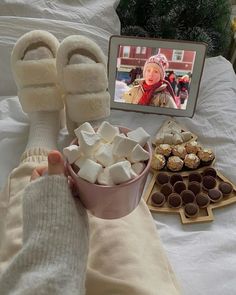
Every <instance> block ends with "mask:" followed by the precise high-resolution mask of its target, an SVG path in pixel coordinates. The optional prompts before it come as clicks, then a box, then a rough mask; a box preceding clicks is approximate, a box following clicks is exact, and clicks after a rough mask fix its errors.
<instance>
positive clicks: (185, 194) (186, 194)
mask: <svg viewBox="0 0 236 295" xmlns="http://www.w3.org/2000/svg"><path fill="white" fill-rule="evenodd" d="M180 196H181V198H182V201H183V203H184V204H188V203H193V202H194V200H195V195H194V193H193V192H192V191H190V190H187V189H186V190H183V191H182V192H181V194H180Z"/></svg>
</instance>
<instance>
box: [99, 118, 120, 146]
mask: <svg viewBox="0 0 236 295" xmlns="http://www.w3.org/2000/svg"><path fill="white" fill-rule="evenodd" d="M97 134H99V135H100V136H101V138H102V139H104V140H105V141H106V142H112V141H113V139H114V137H115V136H116V135H117V134H119V128H118V127H115V126H112V125H111V124H110V123H109V122H106V121H104V122H102V124H101V125H100V127H99V128H98V130H97Z"/></svg>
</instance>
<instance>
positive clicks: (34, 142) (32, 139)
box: [24, 46, 60, 150]
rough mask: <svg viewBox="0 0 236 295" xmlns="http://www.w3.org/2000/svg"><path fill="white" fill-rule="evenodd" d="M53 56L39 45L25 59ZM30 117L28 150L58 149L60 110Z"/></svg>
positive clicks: (31, 114) (38, 113) (36, 113)
mask: <svg viewBox="0 0 236 295" xmlns="http://www.w3.org/2000/svg"><path fill="white" fill-rule="evenodd" d="M51 57H53V55H52V53H51V51H50V50H49V49H48V48H46V47H44V46H39V47H37V48H32V49H31V50H28V51H27V52H26V53H25V55H24V60H40V59H43V58H51ZM28 116H29V119H30V130H29V138H28V143H27V146H26V150H29V149H32V148H39V147H40V148H45V149H48V150H52V149H57V136H58V133H59V129H60V112H59V111H52V112H48V111H45V112H44V111H41V112H34V113H29V114H28Z"/></svg>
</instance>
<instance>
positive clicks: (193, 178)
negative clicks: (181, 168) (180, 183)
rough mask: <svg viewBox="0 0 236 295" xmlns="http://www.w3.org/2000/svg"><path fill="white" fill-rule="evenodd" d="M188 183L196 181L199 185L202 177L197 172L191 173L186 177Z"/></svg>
mask: <svg viewBox="0 0 236 295" xmlns="http://www.w3.org/2000/svg"><path fill="white" fill-rule="evenodd" d="M188 181H189V182H191V181H197V182H199V183H201V182H202V175H201V174H200V173H199V172H191V173H189V176H188Z"/></svg>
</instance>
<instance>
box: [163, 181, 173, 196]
mask: <svg viewBox="0 0 236 295" xmlns="http://www.w3.org/2000/svg"><path fill="white" fill-rule="evenodd" d="M160 192H161V193H162V194H163V195H164V196H165V197H166V198H167V197H168V196H169V195H170V194H171V193H172V192H173V187H172V185H171V184H169V183H165V184H163V185H162V186H161V189H160Z"/></svg>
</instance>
